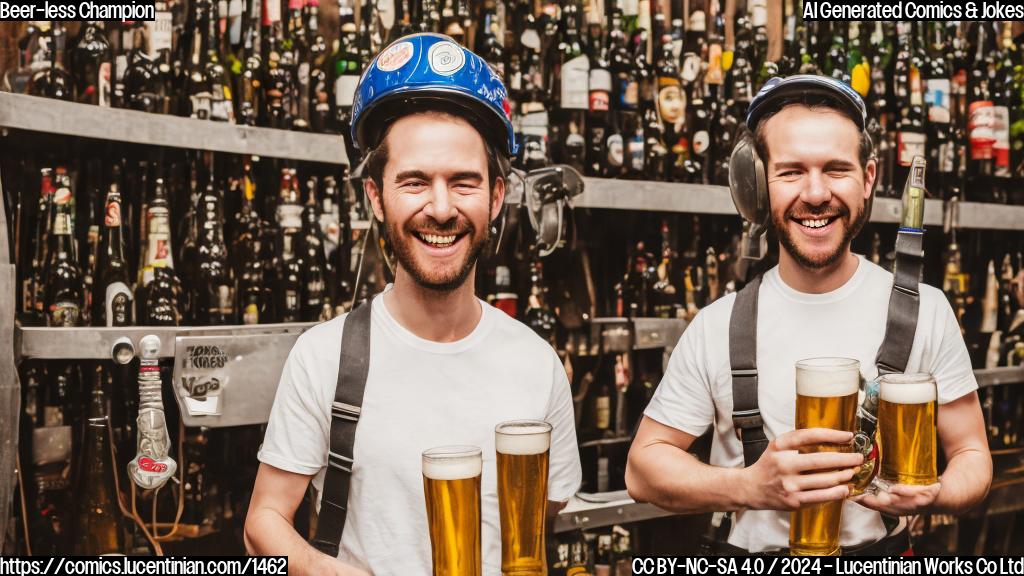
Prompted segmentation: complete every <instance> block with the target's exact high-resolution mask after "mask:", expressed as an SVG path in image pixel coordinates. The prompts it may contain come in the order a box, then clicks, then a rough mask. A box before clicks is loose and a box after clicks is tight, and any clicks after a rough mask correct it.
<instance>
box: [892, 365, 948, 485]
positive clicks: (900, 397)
mask: <svg viewBox="0 0 1024 576" xmlns="http://www.w3.org/2000/svg"><path fill="white" fill-rule="evenodd" d="M879 385H880V390H879V402H878V432H879V436H880V437H881V452H882V469H881V470H880V471H879V477H880V478H881V480H882V483H883V484H884V483H891V484H914V485H928V484H934V483H935V482H938V472H937V470H936V466H935V444H936V442H935V412H936V408H935V406H936V403H937V402H936V398H937V390H936V388H935V379H934V378H932V377H931V375H929V374H888V375H885V376H882V379H881V381H880V383H879Z"/></svg>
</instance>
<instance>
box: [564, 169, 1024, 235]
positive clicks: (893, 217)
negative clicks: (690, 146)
mask: <svg viewBox="0 0 1024 576" xmlns="http://www.w3.org/2000/svg"><path fill="white" fill-rule="evenodd" d="M583 180H584V183H585V188H584V190H583V194H581V195H579V196H578V197H576V198H574V199H573V206H575V207H576V208H602V209H608V210H648V211H655V212H688V213H693V214H724V215H733V216H737V215H738V214H737V213H736V207H735V206H733V203H732V197H731V196H730V194H729V188H728V187H726V186H709V185H704V184H681V183H676V182H651V181H646V180H616V179H611V178H584V179H583ZM1004 207H1005V206H1004ZM943 210H944V203H943V202H942V201H941V200H928V201H927V202H925V208H924V223H925V225H927V226H940V225H942V216H943ZM902 213H903V207H902V203H901V202H900V200H899V199H896V198H875V201H874V207H873V208H872V211H871V221H872V222H878V223H887V224H899V223H900V216H901V215H902ZM1018 221H1019V223H1020V224H1019V225H1020V227H1021V229H1024V218H1021V217H1018Z"/></svg>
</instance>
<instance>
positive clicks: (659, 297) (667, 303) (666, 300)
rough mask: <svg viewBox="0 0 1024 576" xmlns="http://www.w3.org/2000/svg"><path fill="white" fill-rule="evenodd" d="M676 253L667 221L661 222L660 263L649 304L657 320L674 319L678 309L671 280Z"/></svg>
mask: <svg viewBox="0 0 1024 576" xmlns="http://www.w3.org/2000/svg"><path fill="white" fill-rule="evenodd" d="M675 256H676V251H675V248H674V247H673V246H672V238H671V236H670V231H669V227H668V220H662V221H661V262H660V263H659V264H658V268H657V275H658V278H657V280H656V281H655V282H654V283H653V284H652V285H651V292H652V294H651V302H652V311H653V312H654V316H656V317H658V318H675V317H676V315H677V311H678V309H679V308H680V304H679V292H678V290H677V289H676V286H675V284H673V282H672V278H673V276H674V275H675V266H674V262H673V260H674V259H675Z"/></svg>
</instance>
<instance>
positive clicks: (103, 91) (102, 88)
mask: <svg viewBox="0 0 1024 576" xmlns="http://www.w3.org/2000/svg"><path fill="white" fill-rule="evenodd" d="M96 103H97V104H99V105H100V106H110V62H103V63H101V64H100V66H99V70H97V74H96Z"/></svg>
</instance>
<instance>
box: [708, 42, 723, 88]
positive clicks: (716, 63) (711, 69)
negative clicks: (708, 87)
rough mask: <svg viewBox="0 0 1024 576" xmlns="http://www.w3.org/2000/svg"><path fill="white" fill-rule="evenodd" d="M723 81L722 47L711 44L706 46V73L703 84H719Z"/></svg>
mask: <svg viewBox="0 0 1024 576" xmlns="http://www.w3.org/2000/svg"><path fill="white" fill-rule="evenodd" d="M724 79H725V72H724V71H723V69H722V45H721V44H712V45H710V46H708V71H707V73H706V74H705V75H704V82H706V83H708V84H721V83H722V81H723V80H724Z"/></svg>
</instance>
